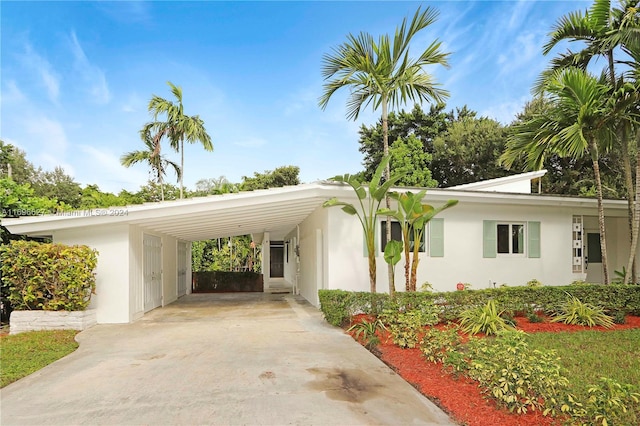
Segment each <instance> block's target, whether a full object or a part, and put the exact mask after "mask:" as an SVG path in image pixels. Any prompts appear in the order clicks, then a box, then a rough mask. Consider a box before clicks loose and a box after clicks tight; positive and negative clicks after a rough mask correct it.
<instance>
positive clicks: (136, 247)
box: [129, 225, 144, 321]
mask: <svg viewBox="0 0 640 426" xmlns="http://www.w3.org/2000/svg"><path fill="white" fill-rule="evenodd" d="M142 238H143V232H142V229H140V227H138V226H136V225H131V226H130V227H129V320H130V321H134V320H136V319H138V318H140V317H142V316H143V315H144V281H143V271H142V268H143V250H144V248H143V245H142Z"/></svg>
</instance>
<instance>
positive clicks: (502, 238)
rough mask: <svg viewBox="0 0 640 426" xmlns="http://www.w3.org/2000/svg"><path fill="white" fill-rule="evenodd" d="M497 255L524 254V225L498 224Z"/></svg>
mask: <svg viewBox="0 0 640 426" xmlns="http://www.w3.org/2000/svg"><path fill="white" fill-rule="evenodd" d="M497 231H498V235H497V238H498V254H524V225H523V224H521V223H499V224H498V228H497Z"/></svg>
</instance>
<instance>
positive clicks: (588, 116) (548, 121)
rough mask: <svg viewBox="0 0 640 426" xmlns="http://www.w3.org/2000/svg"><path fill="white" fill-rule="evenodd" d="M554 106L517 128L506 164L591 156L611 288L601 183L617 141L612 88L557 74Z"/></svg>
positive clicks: (571, 73)
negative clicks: (604, 162) (603, 155)
mask: <svg viewBox="0 0 640 426" xmlns="http://www.w3.org/2000/svg"><path fill="white" fill-rule="evenodd" d="M542 90H543V91H544V93H547V94H548V96H549V99H550V102H551V109H550V111H549V113H548V114H540V115H536V116H535V117H534V118H533V119H531V120H529V121H527V122H526V123H523V124H522V125H519V126H516V127H515V128H514V130H515V133H514V135H513V136H512V137H511V138H510V139H509V141H508V143H507V150H506V151H505V153H504V154H503V156H502V160H503V161H504V164H505V165H506V166H507V167H510V166H511V165H512V164H513V163H514V162H515V161H516V160H518V159H519V158H522V157H524V159H525V162H526V164H527V166H529V167H532V168H534V169H540V168H541V165H542V164H543V162H544V158H545V156H546V155H549V154H552V153H555V154H558V155H560V156H564V157H573V158H580V157H583V156H585V155H587V156H589V157H590V159H591V162H592V164H593V172H594V176H595V182H596V192H597V193H596V195H597V199H598V222H599V226H600V247H601V251H602V268H603V277H604V282H605V284H609V270H608V265H607V259H608V257H607V246H606V234H605V226H604V207H603V204H602V201H603V197H602V181H601V177H600V164H599V158H600V154H599V153H600V151H601V149H605V150H606V148H607V147H608V146H610V144H611V141H612V140H613V138H614V137H615V135H614V134H613V130H612V128H611V126H610V125H609V120H610V111H609V110H608V109H607V100H608V93H609V87H608V86H607V85H605V84H602V83H601V82H599V81H598V79H596V78H595V77H593V76H591V75H589V74H588V73H587V72H585V71H584V70H581V69H578V68H568V69H565V70H562V71H556V72H554V73H553V75H552V76H550V77H549V78H547V79H546V81H545V84H544V86H543V88H542Z"/></svg>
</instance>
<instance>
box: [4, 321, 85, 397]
mask: <svg viewBox="0 0 640 426" xmlns="http://www.w3.org/2000/svg"><path fill="white" fill-rule="evenodd" d="M76 334H78V331H75V330H50V331H30V332H27V333H20V334H15V335H10V336H2V337H0V352H1V353H2V368H1V369H0V387H5V386H7V385H8V384H10V383H13V382H15V381H16V380H19V379H21V378H23V377H25V376H28V375H29V374H31V373H34V372H36V371H38V370H40V369H41V368H43V367H46V366H47V365H49V364H51V363H52V362H54V361H57V360H58V359H60V358H62V357H64V356H66V355H68V354H70V353H71V352H73V351H75V350H76V349H77V347H78V343H77V342H76V341H75V339H74V338H75V336H76Z"/></svg>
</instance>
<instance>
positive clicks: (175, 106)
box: [149, 81, 213, 198]
mask: <svg viewBox="0 0 640 426" xmlns="http://www.w3.org/2000/svg"><path fill="white" fill-rule="evenodd" d="M167 84H168V85H169V87H170V88H171V93H172V94H173V96H174V97H175V99H176V102H175V103H174V102H172V101H169V100H167V99H164V98H161V97H159V96H157V95H153V97H152V98H151V100H150V101H149V112H150V113H151V114H152V115H153V119H154V123H152V128H153V130H154V131H155V133H156V134H157V135H159V138H162V136H166V137H168V138H169V142H170V145H171V147H172V148H173V149H175V150H176V151H177V152H180V170H181V171H182V173H181V174H180V198H183V197H184V194H183V192H184V185H183V175H184V141H185V140H186V141H187V142H189V143H195V142H198V141H199V142H200V143H201V144H202V146H203V147H204V149H205V150H206V151H213V144H212V143H211V137H210V136H209V134H208V133H207V131H206V129H205V127H204V121H203V120H202V119H201V118H200V117H199V116H197V115H193V116H188V115H185V113H184V106H183V104H182V88H180V86H176V85H174V84H173V83H171V82H170V81H168V82H167ZM160 115H164V116H165V120H164V121H158V117H159V116H160Z"/></svg>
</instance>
